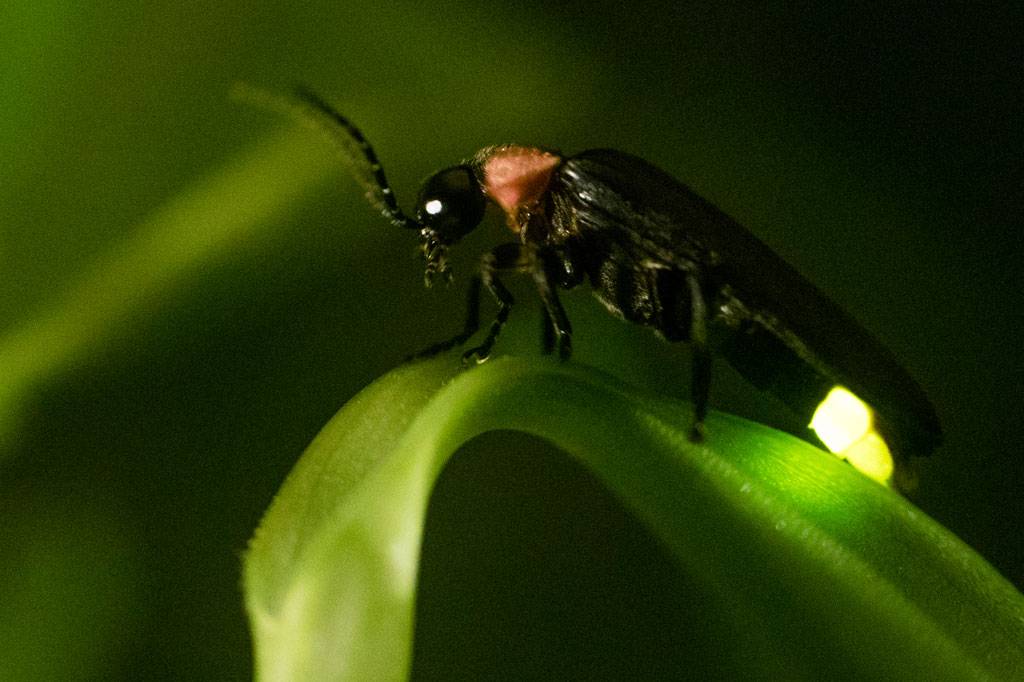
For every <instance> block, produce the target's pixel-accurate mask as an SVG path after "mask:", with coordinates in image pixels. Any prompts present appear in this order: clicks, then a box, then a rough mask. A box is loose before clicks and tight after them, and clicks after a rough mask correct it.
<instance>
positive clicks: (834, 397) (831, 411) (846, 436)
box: [810, 386, 893, 485]
mask: <svg viewBox="0 0 1024 682" xmlns="http://www.w3.org/2000/svg"><path fill="white" fill-rule="evenodd" d="M810 427H811V428H812V429H814V432H815V433H817V434H818V438H820V439H821V442H822V443H824V444H825V447H827V448H828V449H829V450H831V451H832V452H833V453H834V454H835V455H836V457H838V458H839V459H845V460H846V461H848V462H849V463H850V464H852V465H853V466H854V467H855V468H856V469H857V470H858V471H860V472H861V473H863V474H865V475H866V476H868V477H869V478H872V479H874V480H876V481H878V482H879V483H882V484H884V485H888V484H889V482H890V479H891V478H892V470H893V461H892V453H891V452H889V446H888V445H886V443H885V441H884V440H883V439H882V437H881V436H880V435H879V434H878V432H877V431H875V429H874V412H873V411H872V410H871V408H870V407H868V406H867V404H866V403H865V402H864V401H863V400H861V399H860V398H858V397H857V396H855V395H854V394H853V393H851V392H850V391H849V390H848V389H846V388H843V387H842V386H836V387H835V388H833V389H832V390H831V391H829V394H828V395H827V396H825V399H824V400H822V401H821V404H820V405H818V409H817V410H815V411H814V417H812V418H811V424H810Z"/></svg>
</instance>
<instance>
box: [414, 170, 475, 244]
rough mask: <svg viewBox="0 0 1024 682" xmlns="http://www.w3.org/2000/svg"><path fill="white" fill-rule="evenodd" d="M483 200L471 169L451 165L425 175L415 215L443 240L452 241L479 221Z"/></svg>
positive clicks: (469, 230)
mask: <svg viewBox="0 0 1024 682" xmlns="http://www.w3.org/2000/svg"><path fill="white" fill-rule="evenodd" d="M486 205H487V200H486V198H485V197H484V193H483V190H481V189H480V183H478V182H477V180H476V176H475V175H474V174H473V169H472V168H470V167H469V166H454V167H452V168H446V169H445V170H443V171H439V172H437V173H435V174H434V175H432V176H430V177H429V178H427V181H426V182H424V183H423V187H422V188H421V189H420V198H419V201H418V202H417V204H416V217H417V218H418V219H419V221H420V222H421V223H423V224H425V225H426V226H427V227H429V228H430V229H432V230H433V231H434V232H436V233H437V235H438V237H439V238H440V239H442V240H443V241H446V242H449V243H451V242H454V241H457V240H458V239H459V238H461V237H463V236H464V235H466V234H468V233H469V232H471V231H472V230H473V228H475V227H476V226H477V225H479V224H480V221H481V220H482V219H483V217H484V208H485V207H486Z"/></svg>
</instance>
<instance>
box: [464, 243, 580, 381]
mask: <svg viewBox="0 0 1024 682" xmlns="http://www.w3.org/2000/svg"><path fill="white" fill-rule="evenodd" d="M501 272H529V273H530V274H531V275H533V279H534V283H535V284H536V285H537V292H538V294H539V295H540V299H541V302H543V304H544V310H545V312H546V314H547V316H548V319H549V320H550V322H551V327H552V336H553V339H554V340H555V341H556V342H557V344H558V351H559V355H560V356H561V357H562V358H563V359H566V358H568V357H569V355H570V354H571V352H572V343H571V334H572V328H571V327H570V326H569V320H568V318H567V317H566V315H565V310H563V309H562V304H561V302H560V301H559V300H558V296H557V294H556V293H555V290H554V287H553V286H552V285H551V278H550V276H549V274H548V268H547V267H546V266H545V262H544V259H543V258H542V256H541V255H540V254H539V253H538V251H537V249H536V248H535V247H532V246H528V245H524V244H513V243H510V244H502V245H500V246H497V247H495V248H494V249H493V250H492V251H491V252H490V253H488V254H487V255H485V256H484V257H483V259H482V260H481V262H480V281H481V282H482V283H483V286H485V287H487V290H488V291H490V292H491V295H493V296H494V298H495V300H496V301H497V302H498V314H497V315H495V317H494V321H493V322H491V327H490V329H489V330H488V332H487V336H486V337H485V338H484V341H483V343H482V344H480V345H479V346H477V347H476V348H471V349H470V350H468V351H466V353H464V354H463V356H462V357H463V359H464V360H465V361H470V360H473V361H475V362H478V363H479V362H483V361H484V360H486V359H487V358H488V356H489V355H490V354H491V348H492V347H493V346H494V342H495V341H496V340H497V338H498V335H499V334H501V330H502V328H503V327H504V326H505V323H506V322H507V321H508V315H509V313H510V312H511V310H512V306H513V305H514V304H515V299H514V298H513V297H512V294H511V293H510V292H509V290H508V289H507V288H506V287H505V285H504V284H502V282H501V280H500V279H499V277H498V275H499V273H501Z"/></svg>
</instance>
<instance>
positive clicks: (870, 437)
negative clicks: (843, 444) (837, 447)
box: [842, 430, 893, 485]
mask: <svg viewBox="0 0 1024 682" xmlns="http://www.w3.org/2000/svg"><path fill="white" fill-rule="evenodd" d="M842 455H843V456H844V457H845V458H846V461H847V462H849V463H850V464H852V465H853V466H854V467H856V469H857V470H858V471H860V472H861V473H863V474H865V475H866V476H869V477H870V478H873V479H875V480H876V481H878V482H879V483H882V484H884V485H888V484H889V479H891V478H892V467H893V464H892V453H890V452H889V446H888V445H886V444H885V441H884V440H882V437H881V436H879V435H878V433H877V432H876V431H874V430H872V431H868V432H867V434H865V435H864V437H863V438H861V439H860V440H859V441H857V442H856V443H854V444H853V445H851V446H850V447H848V448H846V449H845V450H843V452H842Z"/></svg>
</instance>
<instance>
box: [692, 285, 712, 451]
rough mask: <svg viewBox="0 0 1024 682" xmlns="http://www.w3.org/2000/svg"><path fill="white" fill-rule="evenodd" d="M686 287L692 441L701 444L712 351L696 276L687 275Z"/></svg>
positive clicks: (702, 298) (709, 389)
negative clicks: (709, 346)
mask: <svg viewBox="0 0 1024 682" xmlns="http://www.w3.org/2000/svg"><path fill="white" fill-rule="evenodd" d="M686 285H687V287H688V288H689V290H690V313H691V317H690V349H691V352H692V353H693V360H692V370H691V371H692V377H691V378H690V392H691V396H692V399H693V429H692V430H691V431H690V440H692V441H694V442H698V441H702V440H704V418H705V417H707V414H708V397H709V396H710V394H711V351H710V350H709V349H708V332H707V308H706V306H705V304H704V295H703V294H702V293H701V287H700V281H699V279H698V278H697V274H696V273H694V272H687V273H686Z"/></svg>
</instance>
